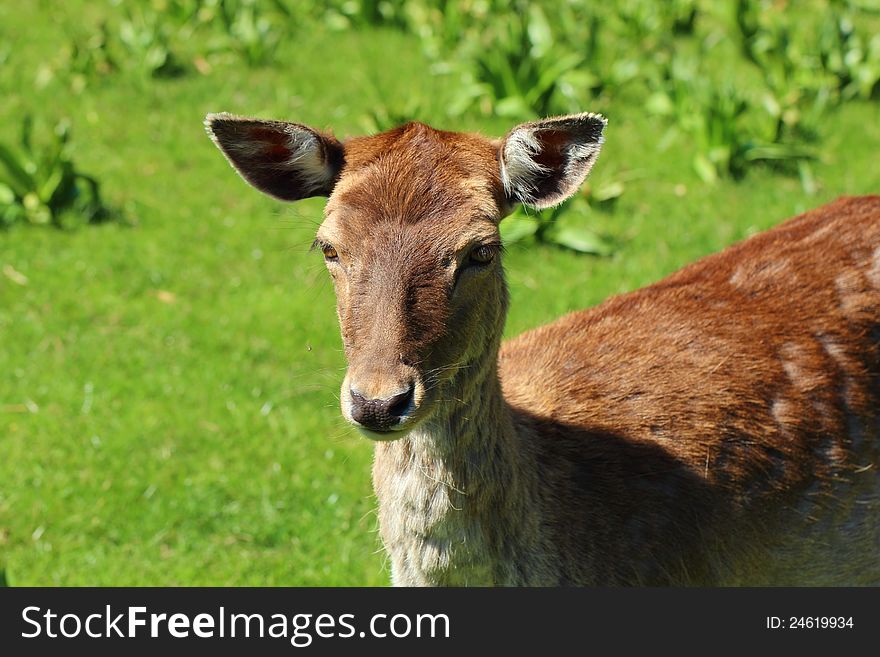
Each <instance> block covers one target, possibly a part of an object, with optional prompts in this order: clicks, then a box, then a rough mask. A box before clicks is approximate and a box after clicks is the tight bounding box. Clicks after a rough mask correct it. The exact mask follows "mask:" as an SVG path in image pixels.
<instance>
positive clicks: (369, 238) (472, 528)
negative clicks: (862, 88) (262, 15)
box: [209, 115, 880, 586]
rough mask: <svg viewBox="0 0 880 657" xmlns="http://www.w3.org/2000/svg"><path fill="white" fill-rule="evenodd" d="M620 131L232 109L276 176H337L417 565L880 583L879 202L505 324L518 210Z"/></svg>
mask: <svg viewBox="0 0 880 657" xmlns="http://www.w3.org/2000/svg"><path fill="white" fill-rule="evenodd" d="M603 127H604V121H603V120H601V119H600V118H599V117H595V116H593V115H576V116H574V117H562V118H559V119H549V120H546V121H544V122H536V123H533V124H525V125H523V126H520V127H518V128H517V129H515V130H514V131H512V132H511V133H510V134H509V135H508V136H507V137H506V138H505V139H504V140H503V141H498V142H496V141H490V140H486V139H484V138H482V137H479V136H473V135H459V134H457V133H443V132H440V131H435V130H432V129H431V128H427V127H426V126H422V125H420V124H411V125H409V126H405V127H403V128H401V129H398V130H396V131H392V132H390V133H385V134H383V135H377V136H375V137H370V138H360V139H355V140H351V141H349V142H346V143H345V144H344V145H343V144H341V143H339V142H336V141H335V140H334V139H333V138H332V137H329V136H328V135H324V134H322V133H319V132H316V131H312V130H311V129H308V128H305V127H304V126H298V125H296V124H281V123H277V122H261V121H256V120H249V119H238V118H236V117H230V116H228V115H213V116H212V117H209V130H210V131H211V132H212V136H213V137H214V138H215V140H216V141H217V143H218V145H219V146H220V147H221V149H223V151H224V153H226V155H227V157H229V159H230V161H231V162H232V163H233V165H234V166H235V167H236V168H237V169H238V170H239V172H240V173H242V175H243V176H244V177H245V178H246V179H248V180H249V181H250V182H252V183H253V184H254V185H256V186H257V187H258V188H260V189H262V190H263V191H266V192H268V193H270V194H273V195H275V196H278V197H280V198H285V199H287V200H295V199H296V198H302V197H304V196H308V195H315V194H326V195H328V196H330V201H329V203H328V206H327V212H326V219H325V222H324V224H323V225H322V227H321V229H320V230H319V233H318V240H317V244H318V245H319V246H320V247H321V248H322V250H323V251H324V255H325V258H326V259H327V261H328V268H329V269H330V272H331V275H333V277H334V281H335V284H336V292H337V300H338V308H337V310H338V314H339V318H340V324H341V327H342V335H343V344H344V345H345V348H346V355H347V357H348V360H349V372H348V375H347V376H346V380H345V381H344V383H343V387H342V406H343V414H344V415H345V416H346V417H347V418H348V419H349V420H350V421H352V422H353V423H354V424H355V425H357V426H358V427H359V428H360V429H361V430H362V431H363V432H364V433H365V435H367V436H368V437H370V438H372V439H374V440H376V453H375V461H374V467H373V481H374V487H375V491H376V495H377V498H378V500H379V520H380V532H381V536H382V539H383V542H384V544H385V547H386V549H387V550H388V553H389V555H390V558H391V564H392V576H393V580H394V583H395V584H401V585H545V586H547V585H550V586H555V585H565V584H576V585H603V584H605V585H628V584H646V585H719V584H790V585H791V584H813V585H833V584H878V583H880V478H878V466H880V197H864V198H850V199H841V200H839V201H837V202H835V203H832V204H829V205H827V206H824V207H823V208H820V209H818V210H815V211H813V212H810V213H807V214H805V215H802V216H800V217H797V218H795V219H793V220H791V221H789V222H787V223H785V224H783V225H782V226H780V227H778V228H776V229H774V230H771V231H768V232H766V233H764V234H761V235H758V236H756V237H754V238H752V239H750V240H747V241H745V242H743V243H741V244H738V245H736V246H733V247H731V248H729V249H727V250H725V251H723V252H722V253H720V254H716V255H713V256H709V257H706V258H704V259H702V260H700V261H698V262H696V263H694V264H692V265H690V266H688V267H686V268H684V269H683V270H681V271H679V272H678V273H676V274H673V275H672V276H670V277H668V278H666V279H664V280H663V281H660V282H659V283H656V284H654V285H652V286H649V287H647V288H644V289H642V290H638V291H635V292H632V293H630V294H626V295H621V296H618V297H615V298H612V299H610V300H609V301H607V302H605V303H604V304H601V305H600V306H598V307H596V308H593V309H590V310H586V311H581V312H576V313H572V314H570V315H567V316H565V317H563V318H561V319H560V320H558V321H556V322H554V323H552V324H549V325H546V326H543V327H540V328H538V329H535V330H532V331H529V332H527V333H525V334H523V335H521V336H519V337H517V338H515V339H514V340H511V341H509V342H507V343H505V344H504V345H501V339H500V338H501V333H502V330H503V325H504V317H505V313H506V306H507V295H506V289H505V285H504V280H503V274H502V270H501V268H500V265H499V263H498V260H499V258H497V257H496V255H497V221H498V220H499V219H500V217H501V216H503V214H504V213H505V212H506V211H507V210H508V209H509V207H510V205H511V204H513V203H516V202H523V203H527V204H529V205H533V206H535V207H543V206H545V205H548V204H552V203H556V202H559V201H560V200H562V199H563V198H565V196H567V195H569V194H570V193H572V191H573V190H574V189H576V188H577V186H578V185H579V184H580V182H581V181H582V180H583V178H584V176H586V174H587V172H588V171H589V168H590V167H591V166H592V163H593V161H594V160H595V157H596V155H597V153H598V149H599V146H600V145H601V131H602V128H603ZM309 140H311V141H312V146H311V149H310V148H309V147H308V146H306V147H304V146H303V144H308V143H309ZM304 167H305V169H304ZM322 171H324V172H325V173H324V174H323V175H322V173H321V172H322ZM276 178H277V180H276ZM322 180H323V182H320V181H322ZM316 181H319V182H316Z"/></svg>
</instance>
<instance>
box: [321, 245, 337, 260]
mask: <svg viewBox="0 0 880 657" xmlns="http://www.w3.org/2000/svg"><path fill="white" fill-rule="evenodd" d="M321 252H322V253H323V254H324V259H325V260H327V261H328V262H336V261H337V260H339V254H338V253H337V252H336V249H335V248H333V246H332V245H331V244H324V245H323V246H322V247H321Z"/></svg>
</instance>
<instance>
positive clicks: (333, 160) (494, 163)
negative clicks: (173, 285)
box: [206, 114, 605, 440]
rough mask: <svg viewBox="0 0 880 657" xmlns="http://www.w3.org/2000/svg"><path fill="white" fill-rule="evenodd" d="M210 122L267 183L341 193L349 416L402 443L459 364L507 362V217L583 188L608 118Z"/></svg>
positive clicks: (322, 246)
mask: <svg viewBox="0 0 880 657" xmlns="http://www.w3.org/2000/svg"><path fill="white" fill-rule="evenodd" d="M206 126H207V129H208V133H209V134H210V135H211V137H212V138H213V140H214V142H215V143H216V144H217V146H218V147H219V148H220V150H222V151H223V153H224V154H225V155H226V157H227V159H228V160H229V162H230V163H231V164H232V166H233V167H234V168H235V169H236V170H237V171H238V172H239V173H240V174H241V176H242V177H243V178H244V179H245V180H246V181H247V182H249V183H250V184H251V185H253V186H254V187H256V188H257V189H259V190H260V191H262V192H265V193H266V194H269V195H271V196H274V197H276V198H278V199H281V200H285V201H295V200H298V199H302V198H306V197H310V196H327V197H329V200H328V202H327V205H326V209H325V212H324V221H323V223H322V224H321V226H320V228H319V229H318V233H317V236H316V239H315V243H314V245H315V247H316V248H317V249H319V250H320V251H321V252H322V254H323V256H324V260H325V262H326V265H327V269H328V271H329V272H330V276H331V277H332V279H333V282H334V286H335V289H336V299H337V313H338V316H339V324H340V327H341V331H342V341H343V344H344V347H345V355H346V358H347V360H348V372H347V374H346V376H345V380H344V381H343V384H342V394H341V405H342V413H343V415H344V416H345V418H346V419H347V420H349V421H350V422H351V423H353V424H355V425H356V426H357V427H358V428H360V429H361V430H362V432H363V433H364V434H365V435H367V436H368V437H369V438H372V439H374V440H392V439H395V438H399V437H401V436H403V435H405V434H406V433H407V432H408V431H409V430H411V429H412V428H413V427H415V426H417V425H418V424H419V423H420V422H423V421H425V420H426V419H428V418H429V417H431V416H432V415H434V414H437V413H438V412H440V411H439V410H438V409H440V408H441V407H442V404H441V403H440V402H441V401H443V400H444V396H445V395H446V394H447V393H448V392H449V391H448V390H445V389H446V388H448V387H449V386H450V385H451V384H450V382H451V381H453V379H454V378H455V377H456V373H457V372H461V371H464V370H467V369H468V368H473V367H477V366H481V367H489V366H494V364H495V359H496V357H497V351H498V347H499V343H500V339H501V333H502V330H503V326H504V318H505V313H506V307H507V293H506V288H505V283H504V276H503V271H502V267H501V258H500V255H501V239H500V236H499V232H498V225H499V222H500V221H501V219H502V218H503V217H504V216H505V215H506V214H507V213H509V212H510V210H511V209H512V208H513V207H514V206H515V204H517V203H524V204H527V205H529V206H531V207H534V208H544V207H548V206H551V205H555V204H558V203H561V202H562V201H563V200H565V199H566V198H568V197H569V196H571V195H572V194H573V193H574V192H575V191H576V190H577V188H578V187H579V186H580V184H581V183H582V182H583V180H584V178H585V177H586V175H587V174H588V173H589V171H590V169H591V167H592V166H593V163H594V162H595V160H596V157H597V155H598V154H599V150H600V147H601V144H602V140H603V138H602V131H603V129H604V127H605V119H604V118H602V117H601V116H599V115H595V114H576V115H571V116H563V117H557V118H551V119H546V120H541V121H535V122H532V123H526V124H523V125H520V126H517V127H516V128H514V129H513V130H512V131H511V132H510V133H508V135H507V136H506V137H505V138H504V139H501V140H490V139H487V138H485V137H482V136H479V135H473V134H462V133H455V132H445V131H440V130H435V129H433V128H430V127H428V126H426V125H423V124H421V123H409V124H407V125H404V126H402V127H399V128H395V129H393V130H390V131H388V132H384V133H381V134H378V135H374V136H369V137H357V138H353V139H350V140H347V141H345V142H344V143H343V142H340V141H338V140H336V139H335V138H334V137H333V136H331V135H329V134H327V133H324V132H321V131H318V130H315V129H312V128H309V127H307V126H304V125H299V124H296V123H287V122H281V121H264V120H257V119H246V118H240V117H236V116H231V115H229V114H211V115H209V116H208V117H207V120H206ZM470 374H471V375H473V372H471V373H470ZM492 375H493V376H494V372H493V373H492Z"/></svg>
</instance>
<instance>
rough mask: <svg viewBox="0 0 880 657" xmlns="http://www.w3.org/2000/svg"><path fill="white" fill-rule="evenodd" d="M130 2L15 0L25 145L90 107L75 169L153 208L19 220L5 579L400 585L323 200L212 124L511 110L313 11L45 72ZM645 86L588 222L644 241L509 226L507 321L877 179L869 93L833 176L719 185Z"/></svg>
mask: <svg viewBox="0 0 880 657" xmlns="http://www.w3.org/2000/svg"><path fill="white" fill-rule="evenodd" d="M105 14H109V15H111V17H113V16H117V17H118V15H119V10H118V8H115V7H113V6H110V5H104V4H103V3H85V2H79V1H71V2H63V3H62V2H60V1H53V2H49V1H43V2H37V3H19V4H15V3H7V4H6V5H3V6H2V7H0V26H2V27H0V40H2V42H6V43H8V44H9V45H11V50H10V54H9V57H8V61H7V62H6V63H5V64H4V65H3V66H4V68H3V75H2V76H0V96H2V97H3V98H4V101H5V102H4V103H2V104H0V119H2V120H0V140H6V141H9V140H12V139H14V138H15V134H16V130H17V126H18V125H19V124H20V117H21V116H22V115H23V114H24V113H27V112H41V113H42V114H43V115H44V116H45V117H46V118H47V119H49V120H50V123H51V122H52V121H54V120H55V119H58V118H61V117H67V118H69V119H70V120H71V123H72V127H73V134H74V146H75V156H76V161H77V163H78V165H79V166H81V167H82V169H83V170H86V171H88V172H89V173H90V174H92V175H94V176H95V177H96V178H97V179H99V180H100V181H101V184H102V191H103V193H104V195H105V196H106V200H107V201H108V202H110V203H112V204H114V205H115V206H116V207H119V208H121V209H122V210H123V212H124V214H125V215H126V216H127V217H128V219H129V221H128V222H123V223H118V222H117V223H105V224H99V225H95V226H89V227H83V228H81V229H79V230H75V231H60V230H56V229H51V228H45V227H35V226H29V225H16V226H13V227H12V228H10V229H8V230H5V231H2V232H0V372H2V376H0V572H3V571H5V576H6V578H7V580H8V581H9V583H10V584H13V585H50V584H63V585H221V584H229V585H384V584H386V583H387V581H388V574H387V571H386V566H385V563H384V558H383V555H382V553H381V551H380V549H379V548H380V545H379V542H378V539H377V536H376V534H375V530H376V520H375V514H374V507H375V500H374V499H373V497H372V492H371V487H370V477H369V470H370V462H371V457H372V447H371V446H370V445H369V444H368V443H367V442H365V441H363V440H362V439H359V438H358V437H356V435H355V434H354V433H353V431H351V430H350V429H348V428H347V427H346V426H345V425H344V423H343V421H342V420H341V418H340V416H339V411H338V408H337V398H336V395H337V389H338V385H339V383H340V381H341V378H342V375H343V369H342V368H343V367H344V360H343V357H342V353H341V348H340V341H339V337H338V330H337V326H336V318H335V313H334V301H333V295H332V289H331V287H330V285H329V282H328V280H327V277H326V274H325V272H324V271H323V265H322V263H321V262H320V257H319V256H317V255H316V254H314V253H309V252H308V245H309V243H310V242H311V239H312V236H313V233H314V230H315V227H316V226H317V222H318V221H319V220H320V213H321V202H320V200H309V201H304V202H302V203H299V204H297V205H295V206H282V205H280V204H278V203H275V202H273V201H271V200H269V199H266V198H264V197H261V196H260V195H259V194H257V193H256V192H254V191H252V190H250V189H249V188H247V187H246V186H245V185H244V183H242V182H241V181H240V180H239V179H238V178H237V177H236V176H235V175H234V174H233V172H232V171H231V170H230V169H229V167H228V165H226V164H225V162H224V161H223V159H222V158H221V157H220V155H219V154H218V153H217V152H216V150H215V148H214V146H213V145H212V144H211V143H210V141H209V140H208V139H207V137H206V136H205V135H204V133H203V131H202V127H201V120H202V117H203V116H204V114H205V113H206V112H208V111H220V110H227V111H232V112H237V113H242V114H254V115H260V116H267V117H268V116H277V117H286V118H291V119H294V120H297V121H300V122H304V123H310V124H313V125H316V126H319V127H332V128H333V129H335V130H336V132H337V133H338V134H341V135H349V134H355V133H357V132H359V130H360V126H361V125H362V123H363V117H364V116H365V115H367V114H368V113H369V112H370V110H371V104H372V103H375V102H376V99H377V96H378V97H380V98H382V99H385V100H386V101H387V102H388V103H389V104H391V105H397V106H404V105H405V104H406V101H407V99H408V98H410V97H412V96H414V95H415V96H418V97H421V98H427V99H430V102H427V103H423V104H422V106H423V107H424V108H425V111H426V113H427V114H428V115H427V116H424V117H422V118H424V119H425V120H427V121H429V122H433V123H436V124H438V127H447V128H454V129H479V130H481V131H483V132H485V133H487V134H496V135H500V134H503V133H504V132H506V131H507V129H509V127H511V126H510V121H509V120H508V119H502V118H498V117H491V116H488V117H486V116H479V115H465V116H463V117H462V118H461V119H460V120H459V121H458V122H456V123H455V124H454V125H453V124H451V123H450V122H449V120H448V119H446V118H445V115H444V113H443V111H442V110H443V105H444V103H445V102H447V100H448V99H449V98H452V97H453V96H454V92H455V81H454V79H452V78H449V77H443V76H439V75H438V76H432V75H429V74H428V73H427V70H428V64H427V62H426V61H425V60H423V59H422V58H421V56H420V55H419V53H420V52H421V49H420V46H419V44H418V42H417V40H416V39H415V38H414V37H411V36H407V35H405V34H401V33H399V32H397V31H387V30H381V29H379V28H374V27H368V28H362V29H359V30H358V31H332V30H322V29H309V30H301V31H300V32H298V33H297V37H296V38H295V39H290V38H288V39H286V40H285V41H284V42H283V43H282V44H281V45H280V46H279V49H278V51H277V53H276V61H277V62H279V64H278V65H276V66H265V67H257V68H248V67H247V66H246V65H245V64H244V63H242V62H241V61H239V60H236V59H234V58H232V59H221V60H218V61H217V63H216V64H214V65H212V67H210V70H208V71H207V72H203V73H200V72H198V71H196V70H195V69H194V68H193V67H188V72H187V74H185V75H182V76H179V77H174V78H170V79H161V80H147V81H145V80H144V79H143V77H142V76H138V75H136V74H131V75H129V74H127V73H125V71H124V70H123V71H119V72H116V73H113V74H110V75H107V76H104V77H102V78H100V79H96V80H89V81H88V83H87V85H86V87H85V88H84V89H83V90H81V91H77V90H75V89H71V87H70V85H69V84H68V83H67V81H66V80H65V78H64V76H63V75H62V74H60V73H56V74H54V75H50V74H49V72H47V71H49V69H51V63H52V62H53V61H55V60H56V59H57V55H58V51H59V48H60V46H59V44H61V43H64V42H65V40H66V39H68V37H69V34H70V31H71V30H73V29H74V28H73V26H74V25H76V26H78V27H77V29H83V26H88V25H96V24H97V22H98V20H99V19H100V18H101V17H102V16H103V15H105ZM200 45H201V44H200V42H199V37H198V35H196V36H194V37H193V38H192V39H190V40H188V41H186V42H185V43H182V44H180V46H179V48H180V50H179V52H178V53H177V54H178V55H179V57H180V58H181V60H182V61H184V62H192V61H194V59H195V58H196V57H197V56H198V53H199V47H200ZM401 52H405V53H406V56H401V55H400V53H401ZM331 55H332V56H331ZM389 62H393V64H391V65H390V64H389ZM47 67H49V69H47ZM377 90H378V93H377ZM643 100H644V99H643V97H640V96H639V95H638V93H637V92H635V91H634V92H632V93H630V94H622V95H621V96H620V97H618V98H615V99H614V101H613V102H612V103H610V106H609V107H607V108H604V109H605V111H606V112H607V114H608V116H609V118H610V125H609V129H608V133H607V143H606V147H605V151H604V153H603V155H602V157H601V158H600V160H599V162H598V164H597V166H596V174H597V175H598V173H599V171H600V170H601V169H602V168H603V167H606V168H607V169H608V170H610V171H615V172H623V173H626V174H628V175H629V176H630V177H629V178H628V180H629V182H627V189H626V193H625V194H624V195H623V196H621V198H620V199H618V200H617V201H616V203H615V205H614V207H613V210H611V211H608V212H600V211H592V212H590V214H589V217H588V220H589V222H590V223H591V226H592V227H594V228H595V229H596V230H598V231H600V232H601V233H603V234H607V235H610V236H612V237H613V238H614V240H615V241H616V242H617V243H618V244H620V247H619V249H618V250H617V251H616V252H615V254H614V255H613V256H611V257H609V258H591V257H585V256H582V255H577V254H573V253H570V252H566V251H563V250H560V249H558V248H554V247H551V246H547V245H543V244H534V243H529V242H522V243H516V244H513V245H511V247H510V249H509V253H508V255H507V260H506V268H507V271H508V276H509V280H510V287H511V295H512V304H511V305H512V310H511V314H510V317H509V320H508V324H507V334H508V335H514V334H516V333H519V332H520V331H522V330H525V329H527V328H529V327H533V326H537V325H540V324H542V323H545V322H547V321H550V320H552V319H553V318H554V317H556V316H558V315H560V314H562V313H564V312H568V311H570V310H574V309H577V308H582V307H586V306H589V305H592V304H595V303H598V302H600V301H601V300H602V299H604V298H606V297H607V296H609V295H612V294H616V293H619V292H623V291H626V290H630V289H634V288H636V287H639V286H641V285H645V284H648V283H650V282H651V281H654V280H657V279H659V278H661V277H662V276H663V275H665V274H667V273H669V272H671V271H673V270H675V269H677V268H678V267H680V266H682V265H684V264H686V263H688V262H690V261H692V260H694V259H696V258H698V257H700V256H702V255H704V254H707V253H710V252H713V251H716V250H718V249H721V248H723V247H724V246H725V245H727V244H730V243H732V242H734V241H736V240H739V239H742V238H744V237H746V236H748V235H750V234H753V233H754V232H757V231H759V230H762V229H765V228H768V227H770V226H772V225H774V224H775V223H778V222H779V221H780V220H782V219H784V218H787V217H789V216H791V215H792V214H794V213H796V212H800V211H803V210H806V209H808V208H810V207H814V206H817V205H819V204H821V203H822V202H825V201H827V200H830V199H832V198H835V197H837V196H839V195H841V194H858V193H870V192H877V191H878V180H877V177H876V167H875V162H876V150H877V145H878V144H880V112H878V106H877V104H876V103H873V104H872V103H868V102H860V101H859V102H857V101H852V102H847V103H845V104H843V106H842V107H841V108H840V109H839V110H837V111H836V112H835V113H834V114H833V115H832V116H831V117H830V118H829V120H828V121H827V122H825V123H824V124H823V125H822V127H821V130H822V131H823V134H822V135H821V136H822V141H821V148H820V149H819V160H818V161H817V162H816V163H815V165H814V175H815V178H816V180H817V183H818V190H817V192H816V193H815V194H814V195H808V194H806V193H805V192H804V191H803V188H802V186H801V184H800V182H799V181H798V179H797V178H796V177H788V176H783V175H778V174H776V173H774V172H772V171H771V170H769V169H766V168H757V169H752V170H750V171H749V172H748V173H747V174H746V176H745V178H744V179H742V180H739V181H730V180H721V181H719V182H718V184H716V185H715V186H707V185H705V184H703V183H702V182H701V181H700V179H699V178H698V177H697V176H696V174H695V173H694V170H693V168H692V166H691V162H692V160H693V158H694V154H695V151H694V145H693V144H692V143H691V141H690V139H689V138H688V137H687V135H685V134H683V133H672V134H671V135H670V136H669V137H668V138H665V135H666V133H667V130H668V129H669V125H668V123H667V122H664V121H663V119H662V118H660V117H657V116H652V115H649V114H646V113H645V112H644V108H643ZM584 109H591V108H590V107H585V108H584Z"/></svg>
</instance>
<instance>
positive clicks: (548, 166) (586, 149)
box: [499, 113, 607, 209]
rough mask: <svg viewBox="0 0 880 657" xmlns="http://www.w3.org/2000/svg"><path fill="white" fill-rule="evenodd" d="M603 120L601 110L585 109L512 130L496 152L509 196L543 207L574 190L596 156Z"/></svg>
mask: <svg viewBox="0 0 880 657" xmlns="http://www.w3.org/2000/svg"><path fill="white" fill-rule="evenodd" d="M606 123H607V121H606V120H605V117H603V116H601V115H599V114H591V113H583V114H572V115H569V116H559V117H554V118H550V119H543V120H540V121H533V122H530V123H523V124H522V125H519V126H517V127H516V128H514V129H513V130H511V131H510V132H509V133H508V134H507V136H506V137H505V138H504V140H503V141H502V143H501V147H500V154H499V155H500V156H499V160H500V163H501V179H502V182H503V184H504V191H505V194H506V195H507V199H508V201H509V202H510V203H524V204H526V205H529V206H531V207H534V208H538V209H542V208H546V207H550V206H553V205H558V204H559V203H562V201H564V200H565V199H567V198H568V197H570V196H571V195H572V194H574V193H575V192H576V191H577V189H578V187H580V186H581V184H582V183H583V182H584V179H585V178H586V177H587V174H588V173H589V172H590V169H592V167H593V164H594V162H595V161H596V157H597V156H598V155H599V151H600V150H601V148H602V143H603V141H604V136H603V134H602V133H603V131H604V129H605V125H606Z"/></svg>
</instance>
